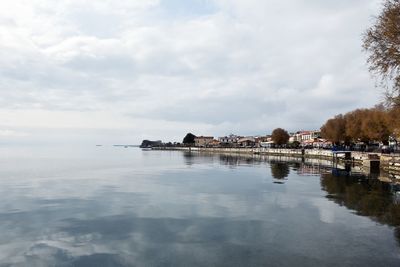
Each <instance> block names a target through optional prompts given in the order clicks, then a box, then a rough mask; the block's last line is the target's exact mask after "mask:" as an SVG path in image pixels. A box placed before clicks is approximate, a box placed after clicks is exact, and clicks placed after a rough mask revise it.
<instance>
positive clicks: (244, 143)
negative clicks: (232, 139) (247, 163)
mask: <svg viewBox="0 0 400 267" xmlns="http://www.w3.org/2000/svg"><path fill="white" fill-rule="evenodd" d="M237 144H238V145H239V146H241V147H254V146H255V145H256V140H255V138H254V137H252V136H249V137H243V138H240V139H239V140H238V141H237Z"/></svg>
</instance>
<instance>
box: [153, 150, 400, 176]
mask: <svg viewBox="0 0 400 267" xmlns="http://www.w3.org/2000/svg"><path fill="white" fill-rule="evenodd" d="M153 149H154V150H182V151H193V152H207V153H230V154H261V155H273V156H285V157H305V158H315V159H328V160H334V159H337V160H339V161H341V160H344V154H337V155H335V154H334V152H332V151H331V150H323V149H283V148H221V147H153ZM334 156H335V157H334ZM371 156H375V158H376V159H378V161H380V164H379V165H380V168H382V169H384V170H385V171H389V172H394V173H399V174H400V155H385V154H380V153H365V152H355V151H352V152H351V161H352V162H353V163H355V164H360V165H362V164H365V162H366V161H369V160H370V159H371V158H374V157H371Z"/></svg>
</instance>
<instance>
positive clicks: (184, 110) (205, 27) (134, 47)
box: [0, 0, 382, 143]
mask: <svg viewBox="0 0 400 267" xmlns="http://www.w3.org/2000/svg"><path fill="white" fill-rule="evenodd" d="M379 9H380V0H351V1H350V0H336V1H326V0H288V1H281V0H185V1H182V0H118V1H115V0H101V1H100V0H57V1H54V0H13V1H0V143H7V142H9V143H10V142H16V143H18V142H22V143H23V142H37V143H40V142H91V143H93V142H95V143H100V142H101V143H140V141H141V140H142V139H144V138H148V139H163V140H173V141H181V139H182V138H183V136H184V135H185V134H186V133H187V132H188V131H190V132H193V133H195V134H198V135H200V134H203V135H214V136H220V135H226V134H229V133H239V134H243V135H250V134H266V133H269V132H271V130H273V129H274V128H276V127H284V128H286V129H288V130H291V131H292V130H298V129H317V128H319V127H320V126H321V124H322V123H323V122H324V121H325V120H326V119H327V118H329V117H331V116H333V115H334V114H337V113H341V112H346V111H349V110H351V109H354V108H358V107H370V106H373V105H374V104H376V103H377V102H378V101H380V100H381V98H382V92H381V91H380V90H379V89H377V88H375V82H374V80H373V79H372V78H371V76H370V74H369V73H368V71H367V66H366V65H365V59H366V55H365V54H364V53H363V51H362V49H361V36H362V33H363V32H364V31H365V30H366V28H367V27H368V26H370V25H371V24H372V22H373V16H374V15H376V14H378V12H379Z"/></svg>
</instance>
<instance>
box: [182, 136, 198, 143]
mask: <svg viewBox="0 0 400 267" xmlns="http://www.w3.org/2000/svg"><path fill="white" fill-rule="evenodd" d="M195 138H196V136H195V135H194V134H192V133H188V134H186V136H185V137H184V138H183V141H182V143H184V144H187V145H188V144H194V139H195Z"/></svg>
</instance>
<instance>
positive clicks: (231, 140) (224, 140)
mask: <svg viewBox="0 0 400 267" xmlns="http://www.w3.org/2000/svg"><path fill="white" fill-rule="evenodd" d="M240 138H241V137H240V136H237V135H234V134H230V135H229V136H223V137H219V138H218V141H219V142H220V143H221V144H223V145H235V144H237V141H238V140H239V139H240Z"/></svg>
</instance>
